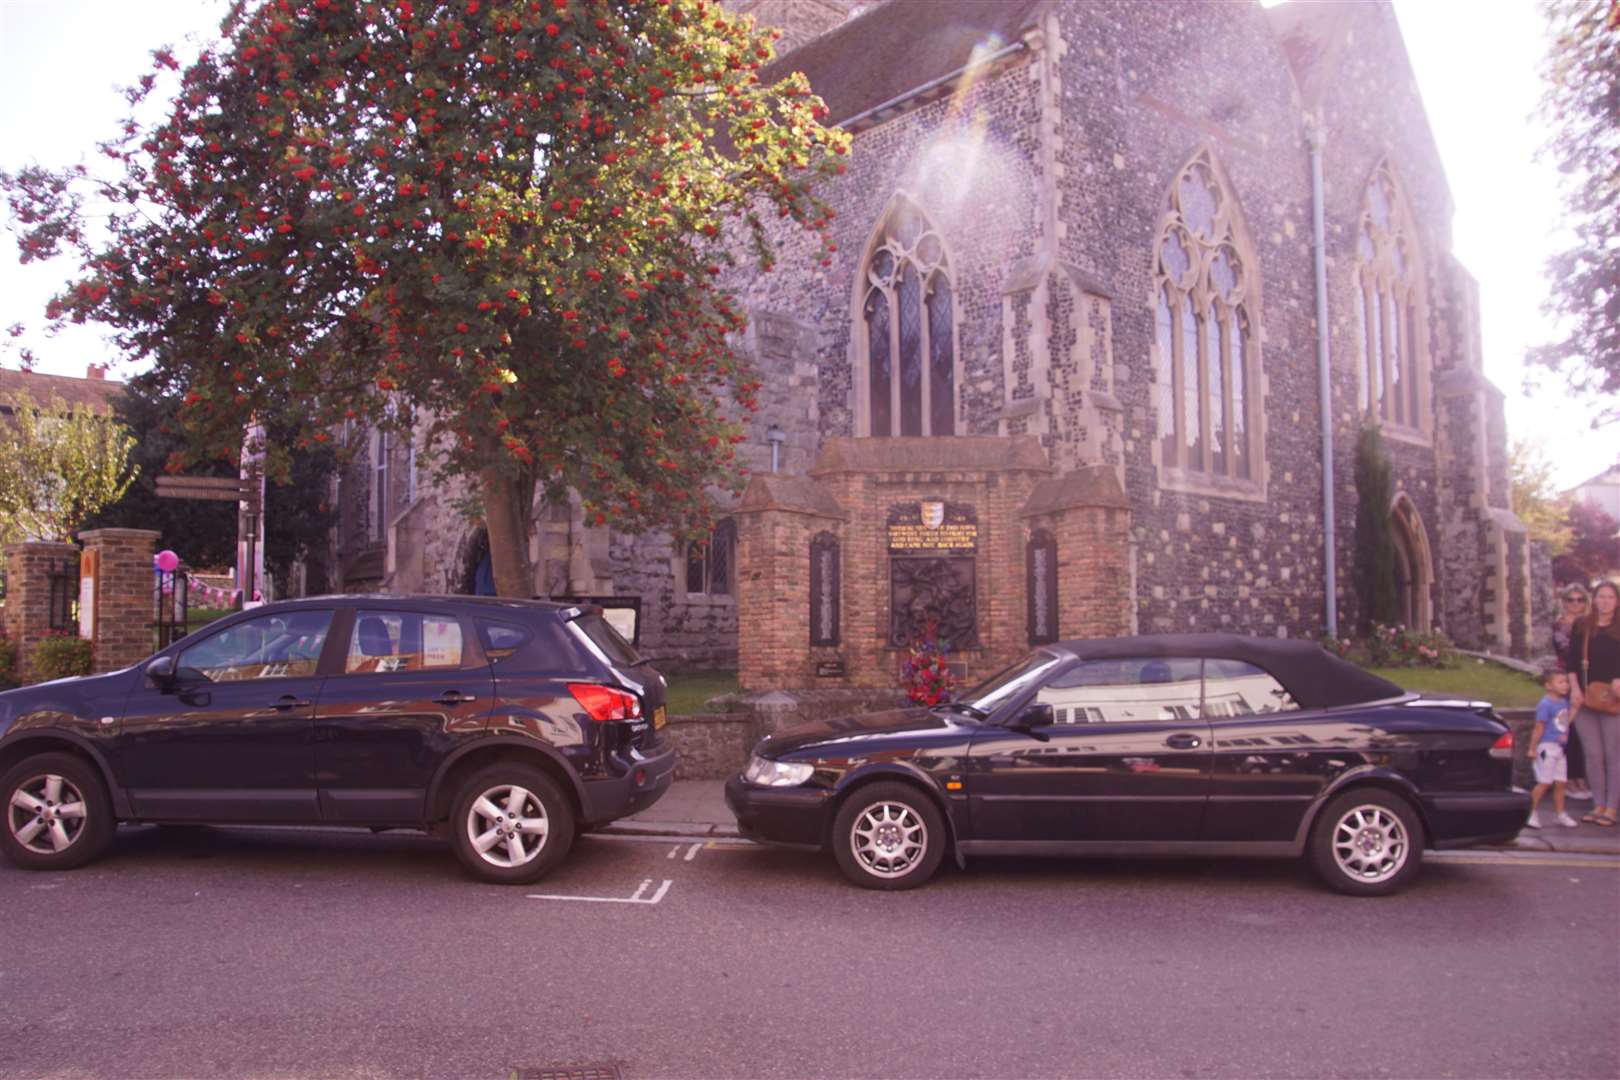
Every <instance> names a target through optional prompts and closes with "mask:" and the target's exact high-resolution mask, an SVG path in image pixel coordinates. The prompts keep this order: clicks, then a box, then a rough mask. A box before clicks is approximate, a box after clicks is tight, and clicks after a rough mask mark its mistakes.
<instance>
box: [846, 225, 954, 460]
mask: <svg viewBox="0 0 1620 1080" xmlns="http://www.w3.org/2000/svg"><path fill="white" fill-rule="evenodd" d="M866 278H867V281H868V283H869V284H870V286H871V287H870V289H869V290H868V292H867V294H866V299H865V301H864V302H863V304H862V309H861V310H862V315H863V318H864V320H865V323H866V341H865V344H866V377H865V384H864V385H865V391H866V400H867V413H866V434H869V435H874V436H880V437H881V436H888V435H954V434H956V347H955V341H954V334H955V330H954V328H955V310H954V301H955V297H954V294H953V292H952V289H951V281H950V277H949V267H948V266H947V260H946V255H945V243H944V241H943V240H942V239H941V237H940V235H939V233H937V232H935V231H934V229H933V227H932V226H931V225H930V224H929V222H928V219H927V218H926V217H925V216H924V215H923V214H922V212H921V211H919V210H918V209H917V208H916V207H914V206H911V205H910V204H908V203H904V202H902V203H900V204H899V205H897V206H896V207H895V209H894V210H893V211H892V212H891V214H890V216H889V219H888V222H887V224H886V225H885V227H884V230H883V233H882V234H881V236H880V237H879V240H878V243H877V245H876V247H875V248H874V249H873V252H872V255H871V257H870V259H869V260H868V262H867V268H866Z"/></svg>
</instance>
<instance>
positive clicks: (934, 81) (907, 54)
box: [760, 0, 1053, 127]
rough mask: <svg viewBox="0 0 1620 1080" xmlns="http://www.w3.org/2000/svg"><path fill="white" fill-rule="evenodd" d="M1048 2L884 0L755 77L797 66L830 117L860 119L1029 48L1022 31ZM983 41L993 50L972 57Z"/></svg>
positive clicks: (850, 123) (881, 115)
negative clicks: (923, 30)
mask: <svg viewBox="0 0 1620 1080" xmlns="http://www.w3.org/2000/svg"><path fill="white" fill-rule="evenodd" d="M1052 3H1053V0H887V2H886V3H883V4H879V5H877V6H876V7H873V8H871V9H869V10H867V11H864V12H862V13H861V14H860V15H857V16H856V17H855V18H853V19H850V20H849V21H848V22H845V23H844V24H842V25H841V26H839V27H837V28H836V29H833V30H830V31H828V32H827V33H825V34H822V35H820V36H818V37H815V38H812V39H811V40H810V41H808V42H806V43H805V44H803V45H801V46H800V47H799V48H797V49H794V50H793V51H792V52H790V53H787V54H785V55H783V56H781V57H779V58H777V59H776V60H773V61H772V62H771V63H770V64H769V65H767V66H766V68H765V69H764V70H763V71H761V72H760V81H761V82H772V81H775V80H776V79H780V78H783V77H785V76H786V75H788V74H789V73H791V72H794V71H802V72H804V74H805V75H806V76H807V77H808V78H809V80H810V89H811V90H812V91H813V92H815V93H816V94H818V95H820V97H821V99H822V100H823V101H825V102H826V104H827V110H828V116H827V122H828V123H829V124H831V125H835V126H844V127H859V126H864V125H865V124H868V123H874V122H877V121H879V120H882V119H886V118H887V116H886V115H885V114H887V113H888V111H889V110H891V109H893V110H896V111H898V110H899V109H900V108H901V107H902V106H903V105H905V104H906V103H908V102H910V101H911V100H913V99H915V98H917V97H918V96H922V95H926V94H927V93H928V92H929V91H932V90H938V91H940V92H941V93H943V92H944V91H945V90H946V89H948V88H949V86H950V85H951V84H952V83H954V82H955V81H956V79H957V78H959V77H960V76H961V75H962V74H963V73H964V72H965V71H967V70H969V69H972V68H975V67H978V66H980V65H981V64H982V63H984V62H986V61H988V60H989V59H991V58H992V57H999V56H1000V55H1001V54H1004V53H1005V54H1009V55H1010V54H1011V53H1013V52H1015V51H1020V50H1021V49H1023V48H1027V46H1025V45H1024V44H1023V41H1022V39H1023V35H1024V33H1025V32H1026V31H1028V30H1030V29H1032V28H1034V27H1037V26H1039V25H1040V22H1041V20H1042V18H1044V17H1045V15H1046V13H1047V12H1048V11H1049V10H1050V9H1051V7H1052ZM918 27H927V28H928V29H927V32H924V33H918ZM987 42H996V43H998V44H997V47H996V49H995V50H994V52H993V53H992V54H991V56H985V57H979V58H977V59H976V58H975V50H976V49H977V48H979V47H980V46H982V45H984V44H986V43H987ZM1014 46H1017V47H1018V48H1016V49H1015V48H1013V47H1014Z"/></svg>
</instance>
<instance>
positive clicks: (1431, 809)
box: [1423, 791, 1530, 848]
mask: <svg viewBox="0 0 1620 1080" xmlns="http://www.w3.org/2000/svg"><path fill="white" fill-rule="evenodd" d="M1423 811H1424V816H1425V817H1426V818H1427V819H1428V822H1429V834H1430V837H1431V839H1432V840H1433V841H1434V846H1435V847H1437V848H1459V847H1469V846H1471V845H1473V844H1492V843H1502V842H1505V841H1508V840H1511V839H1513V838H1514V837H1515V836H1517V835H1518V834H1519V830H1520V829H1523V828H1524V823H1525V821H1526V820H1528V819H1529V817H1530V795H1529V793H1528V792H1524V791H1482V792H1456V793H1452V794H1444V795H1425V796H1423Z"/></svg>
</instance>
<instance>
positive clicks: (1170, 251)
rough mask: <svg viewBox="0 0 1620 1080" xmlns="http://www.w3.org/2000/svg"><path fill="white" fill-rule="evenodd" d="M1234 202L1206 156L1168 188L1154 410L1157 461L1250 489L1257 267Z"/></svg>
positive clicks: (1157, 254) (1158, 270)
mask: <svg viewBox="0 0 1620 1080" xmlns="http://www.w3.org/2000/svg"><path fill="white" fill-rule="evenodd" d="M1247 252H1248V248H1247V244H1246V242H1245V240H1244V231H1243V228H1242V224H1241V219H1240V211H1239V210H1238V206H1237V201H1236V199H1235V198H1233V196H1232V194H1231V192H1230V190H1229V189H1228V187H1227V185H1226V182H1225V180H1224V178H1223V177H1222V175H1221V173H1220V170H1219V169H1218V168H1217V167H1216V165H1215V162H1214V159H1213V156H1212V155H1211V154H1210V152H1209V151H1207V150H1206V151H1204V152H1202V153H1200V154H1199V155H1198V156H1197V157H1195V158H1193V160H1192V161H1191V162H1190V163H1188V165H1187V166H1186V167H1185V168H1183V169H1182V170H1181V173H1180V175H1179V176H1177V178H1176V182H1175V183H1174V184H1173V185H1171V189H1170V196H1169V199H1168V203H1167V206H1166V208H1165V213H1164V216H1163V217H1162V218H1161V220H1160V224H1159V232H1158V241H1157V244H1156V246H1155V249H1154V270H1155V277H1156V279H1157V280H1156V284H1155V296H1156V312H1155V331H1156V332H1155V339H1154V340H1155V351H1156V355H1155V357H1154V380H1155V382H1156V384H1157V385H1156V386H1155V388H1154V395H1153V401H1154V405H1155V409H1156V412H1157V414H1158V415H1157V425H1158V426H1157V434H1158V443H1159V456H1160V461H1161V462H1162V463H1163V464H1164V465H1165V466H1166V467H1168V468H1170V469H1174V470H1178V471H1180V472H1183V473H1189V474H1204V475H1208V476H1212V477H1218V478H1224V479H1231V480H1239V481H1248V480H1252V479H1253V476H1252V462H1253V460H1254V454H1255V449H1254V447H1252V446H1251V445H1250V442H1251V440H1252V439H1253V437H1254V431H1255V426H1254V424H1252V423H1251V422H1250V410H1251V409H1252V408H1253V402H1252V400H1251V398H1252V395H1251V393H1250V387H1251V386H1252V385H1253V379H1252V377H1251V372H1252V369H1253V366H1254V365H1255V363H1256V359H1255V356H1254V348H1255V339H1254V334H1253V333H1252V331H1251V327H1252V326H1253V321H1252V320H1253V315H1252V313H1251V309H1252V308H1254V307H1255V303H1256V300H1255V295H1254V294H1255V291H1256V290H1255V289H1254V288H1252V287H1251V285H1250V281H1249V278H1250V275H1251V273H1253V272H1254V271H1253V269H1252V268H1253V266H1254V260H1253V258H1252V257H1250V256H1249V255H1248V253H1247Z"/></svg>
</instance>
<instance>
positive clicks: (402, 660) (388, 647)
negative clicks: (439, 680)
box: [343, 611, 462, 675]
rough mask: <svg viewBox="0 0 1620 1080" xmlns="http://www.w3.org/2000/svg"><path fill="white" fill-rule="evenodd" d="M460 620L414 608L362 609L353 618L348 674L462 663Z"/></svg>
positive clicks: (452, 665)
mask: <svg viewBox="0 0 1620 1080" xmlns="http://www.w3.org/2000/svg"><path fill="white" fill-rule="evenodd" d="M461 652H462V649H461V620H459V619H457V618H456V617H455V616H453V615H423V614H419V613H417V612H414V611H361V612H358V613H357V614H356V615H355V618H354V632H353V633H352V634H350V636H349V652H348V655H347V656H346V657H345V658H344V661H343V671H344V673H345V674H348V675H374V674H387V673H391V672H400V671H431V670H434V669H438V668H458V667H460V666H461Z"/></svg>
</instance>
